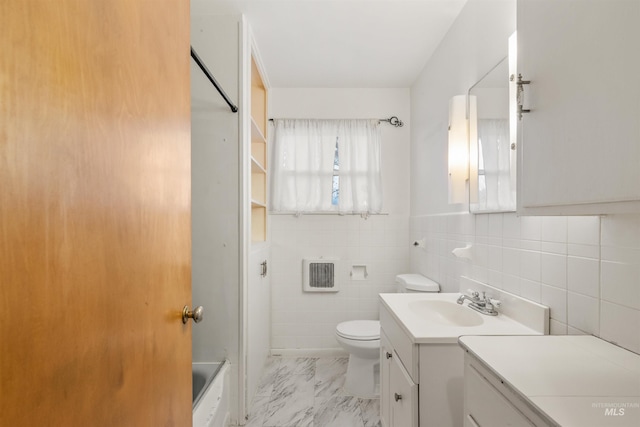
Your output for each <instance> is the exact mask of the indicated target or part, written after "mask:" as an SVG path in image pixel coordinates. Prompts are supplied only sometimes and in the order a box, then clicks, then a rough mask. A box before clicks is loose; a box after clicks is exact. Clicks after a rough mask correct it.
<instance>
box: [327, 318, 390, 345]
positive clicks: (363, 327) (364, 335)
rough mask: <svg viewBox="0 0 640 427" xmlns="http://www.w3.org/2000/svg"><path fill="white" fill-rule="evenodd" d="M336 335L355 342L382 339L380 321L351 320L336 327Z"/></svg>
mask: <svg viewBox="0 0 640 427" xmlns="http://www.w3.org/2000/svg"><path fill="white" fill-rule="evenodd" d="M336 334H338V335H339V336H341V337H342V338H345V339H348V340H354V341H375V340H379V339H380V321H379V320H351V321H348V322H342V323H340V324H338V326H337V327H336Z"/></svg>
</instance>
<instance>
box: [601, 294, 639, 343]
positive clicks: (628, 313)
mask: <svg viewBox="0 0 640 427" xmlns="http://www.w3.org/2000/svg"><path fill="white" fill-rule="evenodd" d="M601 309H602V312H601V325H600V336H601V337H602V338H603V339H605V340H607V341H611V342H613V343H615V344H618V345H619V346H621V347H624V348H626V349H628V350H631V351H633V352H636V353H640V310H634V309H631V308H628V307H624V306H621V305H616V304H612V303H609V302H606V301H603V302H602V306H601Z"/></svg>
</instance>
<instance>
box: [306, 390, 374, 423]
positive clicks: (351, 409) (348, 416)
mask: <svg viewBox="0 0 640 427" xmlns="http://www.w3.org/2000/svg"><path fill="white" fill-rule="evenodd" d="M314 411H315V414H314V416H313V425H314V427H315V426H323V427H364V422H363V420H362V415H361V411H360V402H359V399H358V398H357V397H352V396H337V397H329V398H316V404H315V406H314Z"/></svg>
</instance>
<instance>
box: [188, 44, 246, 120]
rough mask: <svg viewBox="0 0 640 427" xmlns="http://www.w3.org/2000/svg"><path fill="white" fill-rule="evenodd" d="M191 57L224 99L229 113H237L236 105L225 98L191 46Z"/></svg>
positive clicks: (224, 94) (222, 91) (225, 95)
mask: <svg viewBox="0 0 640 427" xmlns="http://www.w3.org/2000/svg"><path fill="white" fill-rule="evenodd" d="M191 57H192V58H193V60H194V61H196V64H198V67H200V69H201V70H202V72H203V73H204V75H205V76H207V79H209V81H210V82H211V83H212V84H213V86H214V87H215V88H216V90H217V91H218V92H219V93H220V95H221V96H222V97H223V98H224V100H225V102H226V103H227V105H228V106H229V108H231V111H232V112H234V113H237V112H238V107H236V105H235V104H234V103H233V102H231V99H229V96H227V94H226V93H225V91H224V90H222V87H220V85H219V84H218V81H217V80H216V79H215V77H213V75H212V74H211V72H210V71H209V69H208V68H207V66H206V65H204V62H202V60H201V59H200V57H199V56H198V54H197V53H196V51H195V50H194V49H193V46H191Z"/></svg>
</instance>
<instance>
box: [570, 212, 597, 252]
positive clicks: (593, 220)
mask: <svg viewBox="0 0 640 427" xmlns="http://www.w3.org/2000/svg"><path fill="white" fill-rule="evenodd" d="M568 221H569V222H568V225H569V227H568V242H569V243H574V244H581V245H599V244H600V217H597V216H570V217H569V218H568Z"/></svg>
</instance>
